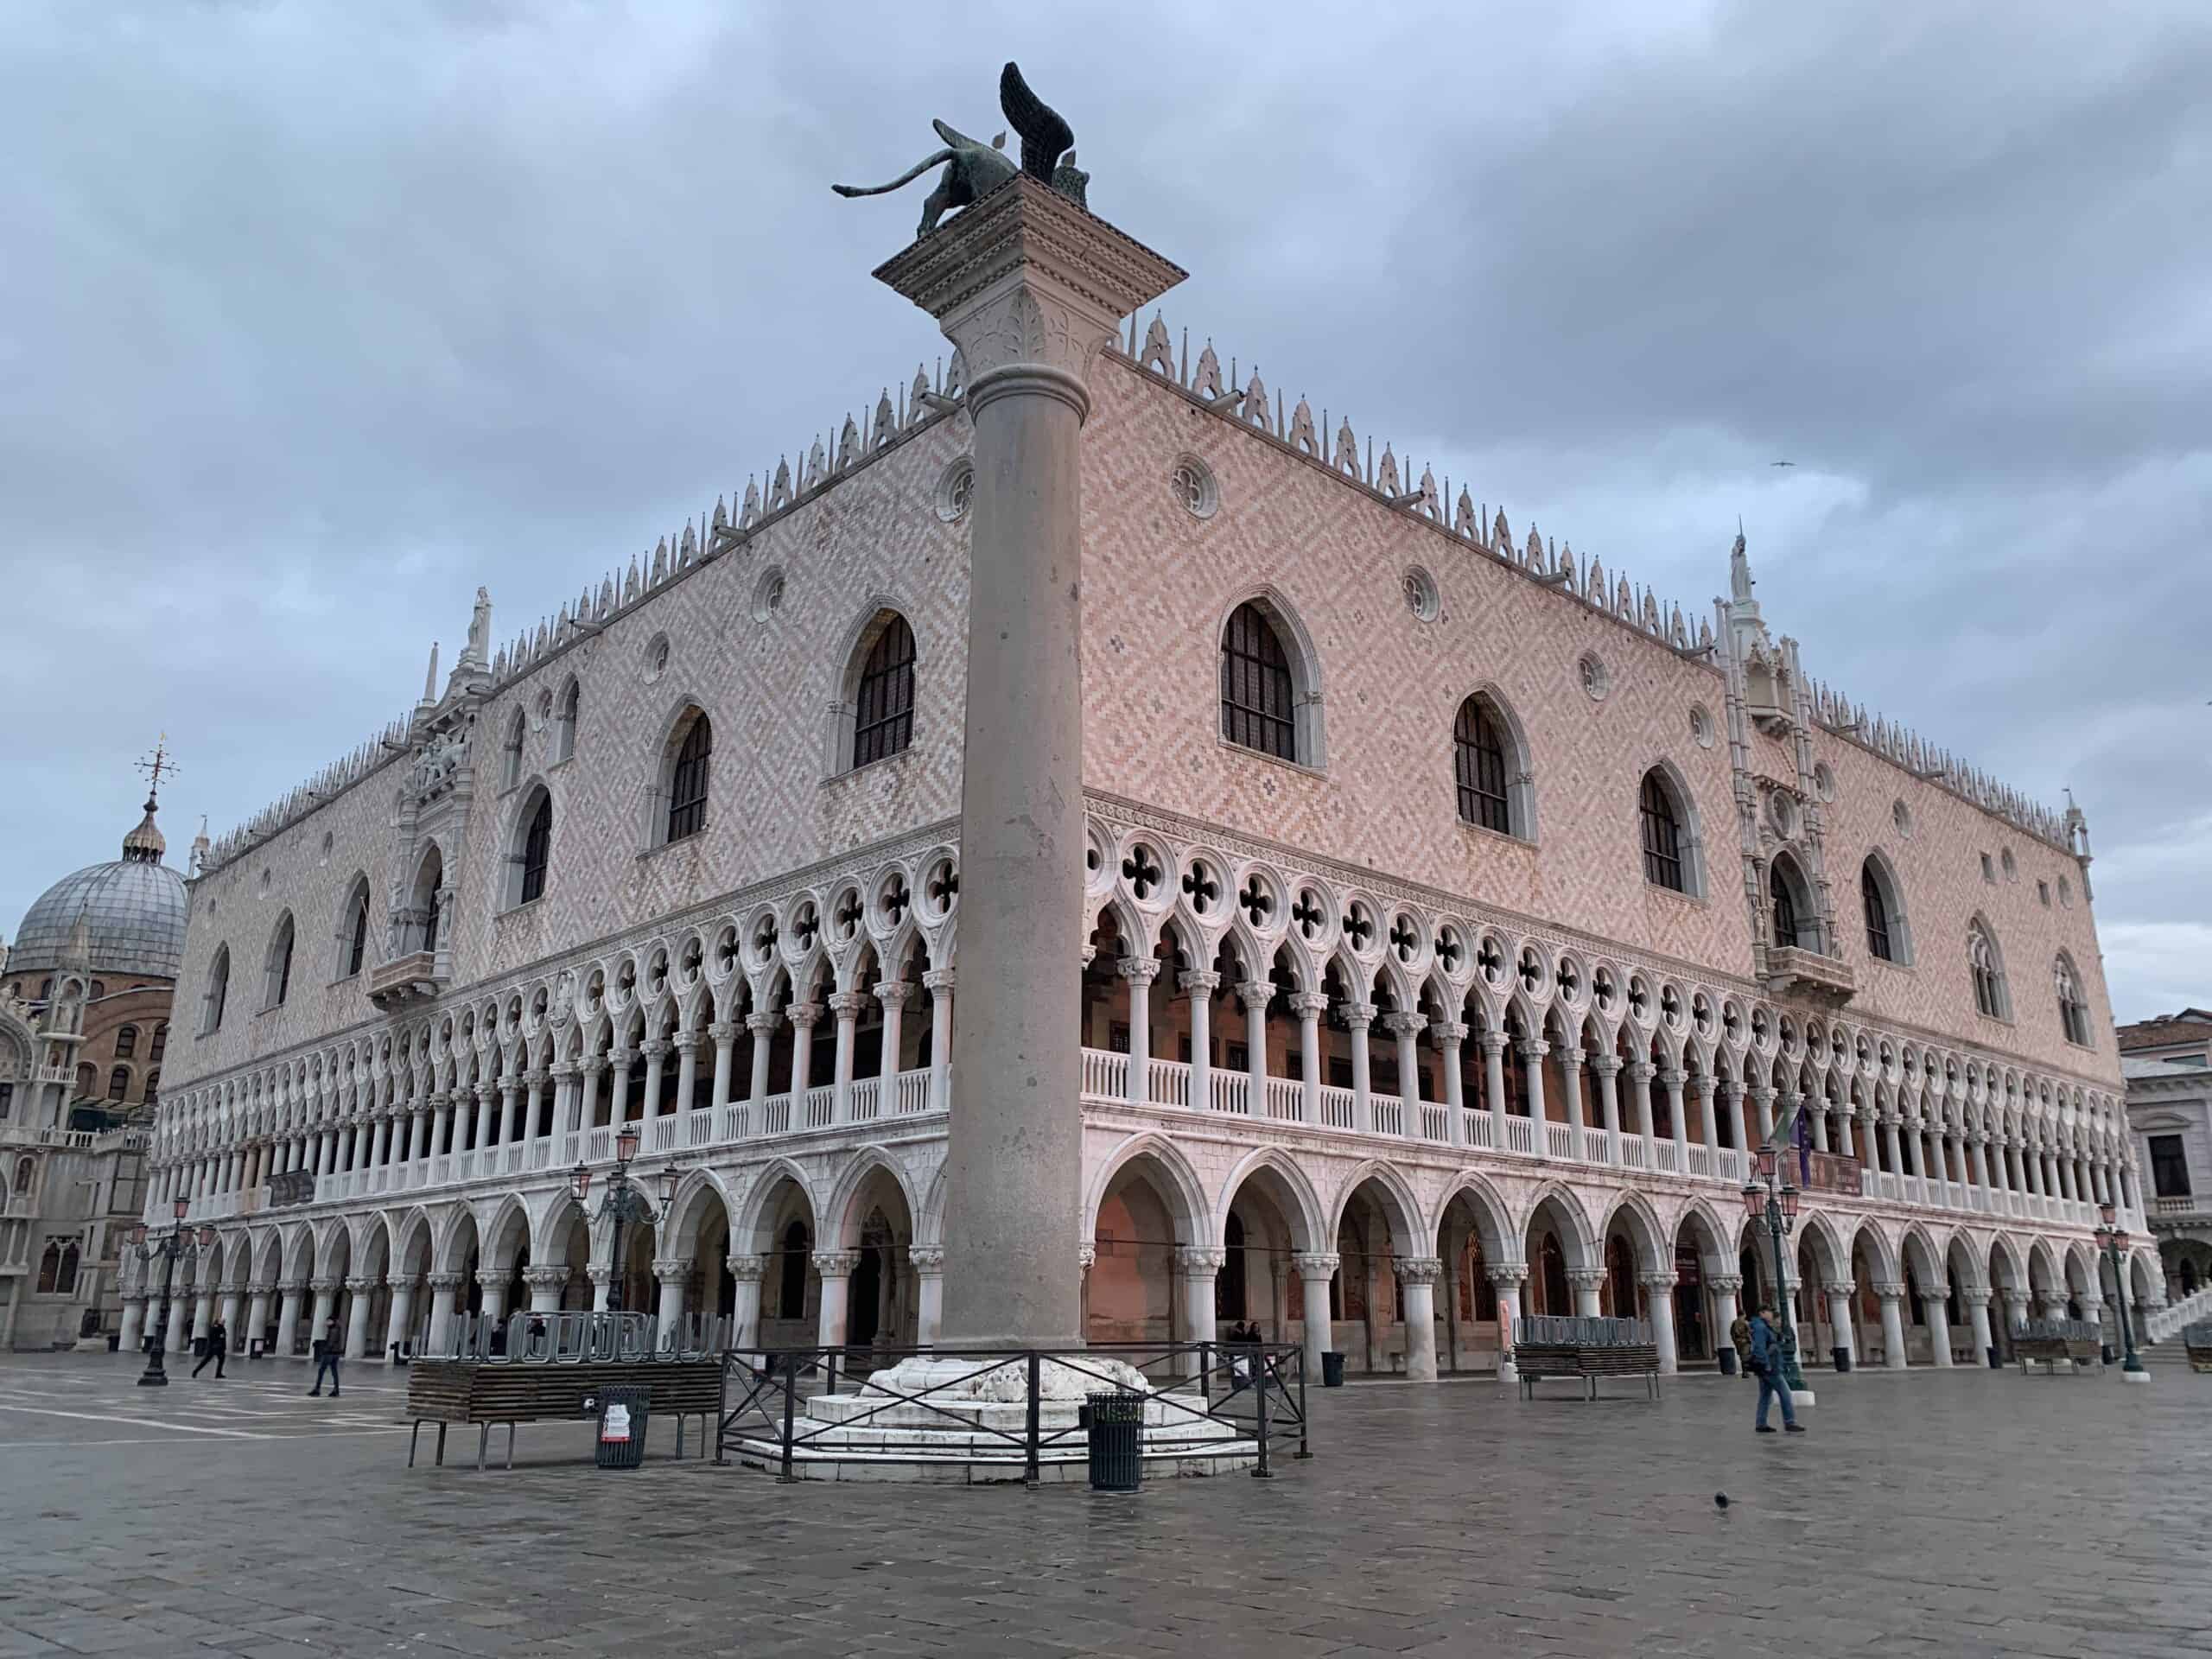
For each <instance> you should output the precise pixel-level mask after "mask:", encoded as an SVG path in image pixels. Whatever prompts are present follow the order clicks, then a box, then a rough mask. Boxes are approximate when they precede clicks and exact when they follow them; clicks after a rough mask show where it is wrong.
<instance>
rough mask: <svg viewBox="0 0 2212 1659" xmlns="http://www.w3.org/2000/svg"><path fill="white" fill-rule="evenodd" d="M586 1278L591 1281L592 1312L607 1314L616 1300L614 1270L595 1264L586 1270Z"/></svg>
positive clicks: (598, 1263)
mask: <svg viewBox="0 0 2212 1659" xmlns="http://www.w3.org/2000/svg"><path fill="white" fill-rule="evenodd" d="M584 1277H585V1278H587V1279H588V1280H590V1281H591V1311H592V1312H593V1313H606V1312H607V1311H608V1308H609V1306H610V1305H611V1304H612V1303H613V1300H614V1269H613V1268H610V1267H607V1266H606V1265H605V1264H604V1263H601V1262H593V1263H591V1264H590V1265H589V1266H588V1267H587V1268H584Z"/></svg>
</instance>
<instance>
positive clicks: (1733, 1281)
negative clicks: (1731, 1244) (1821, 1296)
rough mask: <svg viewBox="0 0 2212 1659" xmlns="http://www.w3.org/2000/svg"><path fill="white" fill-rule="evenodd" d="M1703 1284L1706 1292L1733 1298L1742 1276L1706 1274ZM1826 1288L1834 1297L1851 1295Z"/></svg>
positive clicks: (1739, 1287)
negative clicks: (1714, 1292) (1709, 1291)
mask: <svg viewBox="0 0 2212 1659" xmlns="http://www.w3.org/2000/svg"><path fill="white" fill-rule="evenodd" d="M1705 1283H1706V1287H1707V1289H1708V1290H1713V1291H1716V1292H1718V1293H1719V1294H1721V1295H1723V1296H1733V1295H1734V1294H1736V1293H1737V1292H1738V1291H1739V1290H1741V1289H1743V1287H1744V1276H1743V1274H1739V1273H1708V1274H1706V1275H1705ZM1828 1288H1829V1291H1830V1293H1831V1294H1834V1295H1838V1296H1848V1295H1849V1294H1851V1292H1850V1291H1849V1290H1848V1289H1847V1288H1844V1287H1841V1286H1835V1285H1831V1286H1830V1287H1828Z"/></svg>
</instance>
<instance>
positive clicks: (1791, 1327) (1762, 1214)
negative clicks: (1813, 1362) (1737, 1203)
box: [1744, 1141, 1808, 1395]
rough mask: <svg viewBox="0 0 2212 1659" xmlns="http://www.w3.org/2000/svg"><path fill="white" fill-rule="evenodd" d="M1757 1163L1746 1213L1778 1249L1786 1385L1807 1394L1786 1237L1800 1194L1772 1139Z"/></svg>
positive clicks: (1776, 1297)
mask: <svg viewBox="0 0 2212 1659" xmlns="http://www.w3.org/2000/svg"><path fill="white" fill-rule="evenodd" d="M1753 1167H1754V1168H1755V1170H1756V1172H1757V1173H1756V1174H1755V1175H1754V1176H1753V1178H1752V1179H1751V1180H1749V1181H1747V1182H1745V1184H1744V1213H1745V1215H1747V1216H1749V1217H1751V1219H1752V1220H1753V1221H1758V1220H1760V1219H1762V1218H1764V1221H1765V1222H1766V1234H1767V1241H1768V1243H1769V1244H1770V1246H1771V1247H1772V1249H1773V1252H1774V1285H1775V1290H1774V1310H1775V1313H1776V1316H1777V1318H1778V1319H1780V1320H1781V1322H1782V1386H1783V1387H1784V1388H1786V1389H1789V1391H1790V1393H1791V1394H1793V1395H1799V1394H1805V1393H1807V1392H1808V1389H1806V1387H1805V1374H1804V1372H1803V1371H1802V1370H1800V1369H1799V1368H1798V1364H1797V1320H1796V1316H1795V1315H1794V1314H1793V1313H1791V1312H1790V1307H1789V1263H1788V1258H1787V1256H1786V1255H1784V1253H1783V1248H1782V1241H1783V1238H1784V1237H1785V1236H1788V1234H1789V1231H1790V1230H1791V1229H1793V1228H1794V1227H1796V1224H1797V1205H1798V1198H1799V1194H1798V1192H1797V1185H1796V1182H1794V1181H1792V1180H1791V1179H1789V1172H1788V1166H1786V1165H1784V1164H1783V1161H1782V1154H1781V1152H1780V1151H1779V1150H1778V1149H1777V1147H1776V1146H1775V1144H1774V1142H1773V1141H1768V1142H1767V1143H1766V1144H1765V1145H1764V1146H1762V1147H1760V1148H1759V1149H1758V1153H1757V1154H1755V1161H1754V1166H1753Z"/></svg>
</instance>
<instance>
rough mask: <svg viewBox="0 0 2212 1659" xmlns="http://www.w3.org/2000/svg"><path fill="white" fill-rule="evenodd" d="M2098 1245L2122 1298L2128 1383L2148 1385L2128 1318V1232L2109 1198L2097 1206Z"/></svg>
mask: <svg viewBox="0 0 2212 1659" xmlns="http://www.w3.org/2000/svg"><path fill="white" fill-rule="evenodd" d="M2097 1219H2098V1222H2099V1226H2098V1228H2097V1244H2098V1247H2099V1248H2100V1249H2102V1250H2103V1251H2104V1253H2105V1260H2106V1261H2107V1262H2110V1263H2111V1264H2112V1282H2113V1289H2114V1290H2116V1291H2117V1292H2118V1293H2119V1295H2120V1347H2121V1348H2122V1350H2123V1351H2125V1352H2126V1358H2125V1359H2124V1360H2123V1361H2122V1362H2121V1363H2120V1380H2121V1381H2122V1382H2124V1383H2148V1382H2149V1381H2150V1380H2151V1373H2150V1372H2149V1371H2147V1370H2145V1369H2144V1366H2143V1360H2142V1357H2141V1356H2140V1355H2139V1354H2138V1353H2137V1352H2136V1351H2135V1325H2134V1322H2133V1320H2132V1319H2129V1318H2128V1316H2127V1272H2126V1268H2125V1267H2124V1266H2123V1265H2122V1263H2121V1257H2120V1252H2121V1251H2122V1250H2125V1249H2126V1248H2127V1243H2128V1240H2127V1230H2126V1228H2125V1227H2122V1226H2121V1225H2120V1211H2119V1209H2118V1208H2117V1206H2115V1205H2113V1203H2112V1202H2111V1201H2110V1200H2109V1199H2107V1201H2106V1202H2105V1203H2103V1204H2101V1205H2098V1206H2097Z"/></svg>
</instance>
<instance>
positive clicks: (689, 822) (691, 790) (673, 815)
mask: <svg viewBox="0 0 2212 1659" xmlns="http://www.w3.org/2000/svg"><path fill="white" fill-rule="evenodd" d="M714 756H715V731H714V728H713V727H712V726H710V725H709V724H708V722H707V717H706V716H705V715H700V716H699V717H698V718H697V719H696V720H695V721H692V722H691V729H690V731H688V732H686V733H684V734H683V747H681V748H679V749H677V752H676V771H675V772H674V774H673V775H672V776H671V778H670V779H669V783H668V838H669V839H670V840H671V841H682V840H683V838H684V837H685V836H696V835H697V834H698V833H699V832H700V831H701V830H702V829H705V828H706V827H707V779H708V774H709V772H710V771H711V769H712V762H713V760H714Z"/></svg>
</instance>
